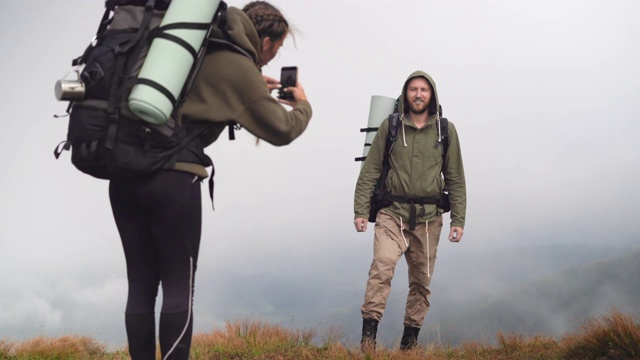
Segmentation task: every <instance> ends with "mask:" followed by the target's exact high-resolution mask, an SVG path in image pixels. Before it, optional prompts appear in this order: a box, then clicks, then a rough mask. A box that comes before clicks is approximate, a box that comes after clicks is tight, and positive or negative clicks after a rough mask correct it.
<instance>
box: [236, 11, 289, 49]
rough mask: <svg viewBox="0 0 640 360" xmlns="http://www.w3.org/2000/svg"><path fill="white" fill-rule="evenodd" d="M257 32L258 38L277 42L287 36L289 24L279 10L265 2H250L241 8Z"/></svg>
mask: <svg viewBox="0 0 640 360" xmlns="http://www.w3.org/2000/svg"><path fill="white" fill-rule="evenodd" d="M242 11H244V13H245V14H247V16H248V17H249V19H251V22H252V23H253V25H254V26H255V27H256V30H257V31H258V37H259V38H260V39H264V38H265V37H268V38H270V39H271V41H278V40H280V39H282V37H284V36H285V35H287V34H288V33H289V32H290V30H289V23H288V22H287V19H285V18H284V16H282V13H281V12H280V10H278V9H277V8H276V7H275V6H273V5H271V4H269V3H268V2H266V1H252V2H250V3H248V4H247V5H245V6H244V7H243V8H242Z"/></svg>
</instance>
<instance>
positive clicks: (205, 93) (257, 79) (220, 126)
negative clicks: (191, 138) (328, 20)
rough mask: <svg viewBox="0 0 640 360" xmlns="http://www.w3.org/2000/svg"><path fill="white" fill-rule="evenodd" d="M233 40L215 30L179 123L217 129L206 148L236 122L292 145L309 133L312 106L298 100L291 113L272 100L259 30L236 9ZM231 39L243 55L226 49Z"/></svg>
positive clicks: (231, 20) (231, 14) (189, 167)
mask: <svg viewBox="0 0 640 360" xmlns="http://www.w3.org/2000/svg"><path fill="white" fill-rule="evenodd" d="M226 28H227V31H228V35H229V39H226V38H225V36H224V34H223V32H222V31H221V30H220V29H219V28H217V27H215V28H214V30H213V31H212V33H211V34H210V38H211V39H213V40H214V41H213V42H211V43H210V44H209V48H208V53H207V55H206V56H205V57H204V60H203V62H202V65H201V67H200V70H199V72H198V74H197V75H196V77H195V80H194V83H193V84H192V86H191V89H190V90H189V93H188V94H187V96H186V98H185V101H184V103H183V104H182V106H181V107H180V109H179V111H178V116H177V119H178V123H180V124H183V125H185V126H187V127H189V126H204V125H203V124H210V123H213V124H214V125H213V127H212V129H211V130H210V131H208V132H207V133H206V134H205V135H204V136H203V138H202V139H201V142H202V146H203V147H206V146H208V145H210V144H211V143H213V142H214V141H215V140H216V139H217V138H218V136H220V133H221V132H222V131H223V130H224V128H225V127H226V126H227V125H229V124H230V123H231V122H236V123H237V124H239V125H240V126H242V127H244V128H245V129H247V131H249V132H250V133H251V134H253V135H255V136H256V137H258V138H260V139H262V140H265V141H267V142H268V143H270V144H273V145H276V146H282V145H287V144H289V143H291V142H292V141H293V140H295V139H296V138H297V137H298V136H300V135H301V134H302V132H303V131H304V130H305V129H306V127H307V125H308V123H309V120H310V119H311V115H312V110H311V104H309V102H308V101H306V100H303V101H298V102H297V104H296V106H295V107H294V108H293V109H292V110H290V111H288V110H287V109H286V108H284V107H283V106H282V105H281V104H280V103H279V102H278V101H277V100H276V99H275V98H274V97H272V96H271V93H270V92H269V89H268V88H267V85H266V84H265V81H264V79H263V77H262V73H261V71H260V68H259V67H258V65H257V64H258V61H259V53H260V48H261V42H260V38H259V37H258V32H257V31H256V29H255V26H254V25H253V23H252V22H251V20H250V19H249V17H248V16H246V15H245V13H244V12H243V11H242V10H240V9H238V8H235V7H229V8H228V9H227V26H226ZM216 40H222V41H223V42H226V41H228V40H230V42H231V43H233V44H234V45H235V46H237V47H239V48H240V49H241V50H237V49H234V48H233V47H232V46H228V45H224V44H220V42H219V41H216ZM193 165H194V164H184V163H177V164H176V169H177V170H184V171H190V172H194V173H196V174H198V175H200V176H203V175H204V177H206V176H207V174H206V171H205V169H204V167H202V166H197V167H195V168H194V166H193Z"/></svg>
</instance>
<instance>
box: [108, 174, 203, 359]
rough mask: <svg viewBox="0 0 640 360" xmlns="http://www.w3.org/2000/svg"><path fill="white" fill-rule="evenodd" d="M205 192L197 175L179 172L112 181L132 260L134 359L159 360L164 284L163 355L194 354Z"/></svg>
mask: <svg viewBox="0 0 640 360" xmlns="http://www.w3.org/2000/svg"><path fill="white" fill-rule="evenodd" d="M200 196H201V194H200V182H199V181H195V182H194V175H192V174H189V173H183V172H177V171H161V172H160V173H158V174H156V175H153V176H151V177H148V178H144V179H139V180H134V181H111V183H110V184H109V197H110V199H111V208H112V210H113V216H114V218H115V221H116V225H117V226H118V231H119V233H120V238H121V240H122V246H123V248H124V255H125V258H126V263H127V278H128V282H129V294H128V298H127V308H126V311H125V326H126V329H127V339H128V342H129V344H128V345H129V353H130V355H131V358H132V359H133V360H147V359H155V352H156V350H155V349H156V348H155V347H156V343H155V315H154V310H155V304H156V296H157V294H158V286H159V285H160V284H162V295H163V296H162V310H161V314H160V336H159V338H160V351H161V353H162V358H163V359H188V357H189V350H190V347H191V334H192V328H193V311H192V303H193V289H194V275H195V271H196V264H197V260H198V249H199V246H200V235H201V228H202V206H201V197H200Z"/></svg>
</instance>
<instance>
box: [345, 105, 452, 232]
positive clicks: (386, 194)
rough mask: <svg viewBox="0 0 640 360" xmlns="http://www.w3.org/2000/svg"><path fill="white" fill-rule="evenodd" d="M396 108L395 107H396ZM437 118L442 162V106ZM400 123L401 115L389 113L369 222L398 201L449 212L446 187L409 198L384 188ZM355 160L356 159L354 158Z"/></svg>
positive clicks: (445, 143) (445, 125)
mask: <svg viewBox="0 0 640 360" xmlns="http://www.w3.org/2000/svg"><path fill="white" fill-rule="evenodd" d="M396 110H397V109H396ZM438 119H439V122H440V124H439V126H440V134H441V139H440V140H441V143H440V144H441V145H442V159H443V163H444V158H445V157H446V155H447V150H448V148H449V120H447V119H446V118H443V117H442V107H439V108H438ZM401 124H402V117H401V115H400V114H399V113H397V112H395V113H393V114H389V129H388V131H387V136H386V140H385V147H384V153H383V158H382V171H381V173H380V177H379V178H378V181H377V182H376V186H375V188H374V190H373V193H372V194H371V198H370V206H369V219H368V220H369V222H373V223H375V222H376V217H377V215H378V211H380V210H381V209H383V208H385V207H389V206H391V204H392V203H393V202H400V203H405V204H412V205H417V204H435V205H437V206H438V207H440V208H441V209H443V210H444V212H449V211H450V210H451V208H450V204H449V194H448V191H447V189H446V188H445V189H444V192H443V193H442V194H441V196H440V197H439V198H427V197H422V198H409V197H406V196H396V195H393V194H391V191H389V189H387V188H386V180H387V176H388V175H389V168H390V164H389V156H390V155H391V151H392V150H393V145H394V144H395V142H396V140H397V139H398V134H399V132H400V126H401ZM356 160H357V159H356ZM415 216H416V215H415V206H411V209H410V219H409V222H410V228H411V230H413V229H415Z"/></svg>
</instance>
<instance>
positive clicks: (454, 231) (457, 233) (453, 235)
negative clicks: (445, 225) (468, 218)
mask: <svg viewBox="0 0 640 360" xmlns="http://www.w3.org/2000/svg"><path fill="white" fill-rule="evenodd" d="M463 233H464V230H463V229H462V228H461V227H459V226H452V227H451V231H450V232H449V241H451V242H460V240H462V234H463Z"/></svg>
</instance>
